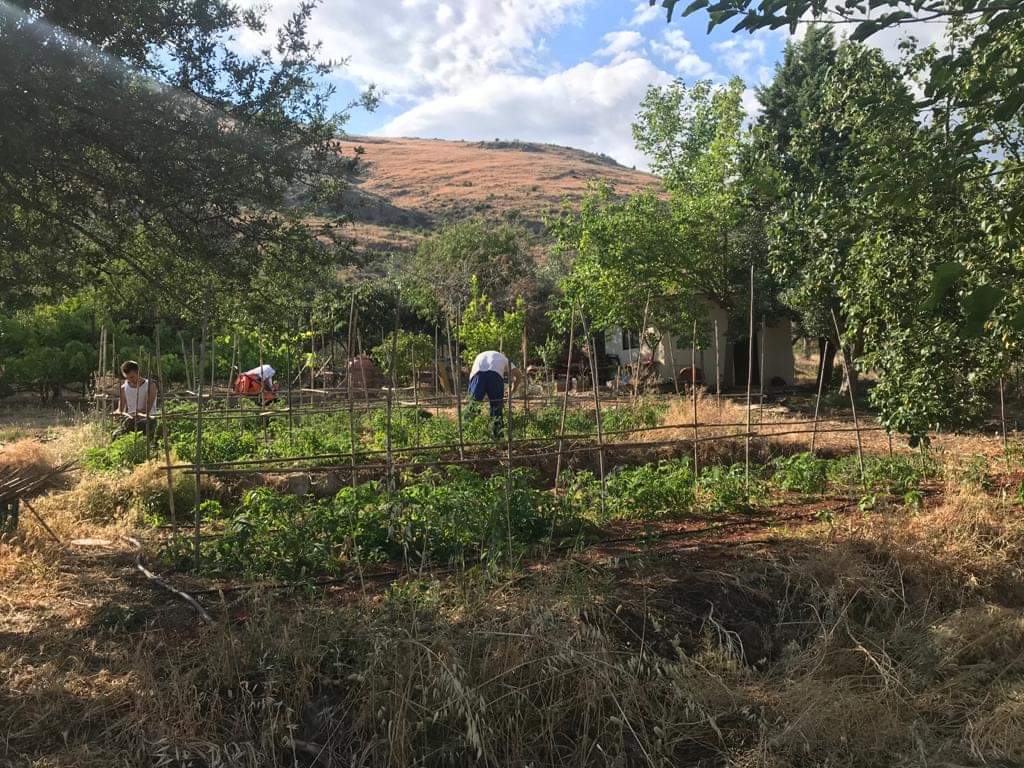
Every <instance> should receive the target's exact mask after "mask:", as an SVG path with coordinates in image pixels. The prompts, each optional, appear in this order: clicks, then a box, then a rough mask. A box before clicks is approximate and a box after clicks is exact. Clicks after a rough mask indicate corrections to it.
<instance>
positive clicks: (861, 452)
mask: <svg viewBox="0 0 1024 768" xmlns="http://www.w3.org/2000/svg"><path fill="white" fill-rule="evenodd" d="M829 312H831V313H832V323H833V325H835V327H836V338H837V339H839V351H840V352H842V353H843V372H844V373H845V374H846V381H847V383H848V384H849V385H850V410H851V411H853V428H854V429H855V430H856V432H857V461H858V462H859V463H860V480H861V483H864V484H866V483H867V477H866V475H865V473H864V447H863V445H862V444H861V439H860V422H859V421H858V420H857V403H856V402H855V401H854V392H853V379H852V378H851V377H850V363H849V361H848V360H847V356H846V350H845V349H843V336H842V334H841V333H840V332H839V320H838V319H837V318H836V312H835V310H834V309H830V310H829Z"/></svg>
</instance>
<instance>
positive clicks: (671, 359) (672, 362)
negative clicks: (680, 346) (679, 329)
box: [661, 331, 679, 397]
mask: <svg viewBox="0 0 1024 768" xmlns="http://www.w3.org/2000/svg"><path fill="white" fill-rule="evenodd" d="M665 339H667V340H668V341H665ZM661 343H662V344H664V345H665V350H666V353H667V354H666V357H668V364H669V366H670V367H671V368H672V387H673V389H675V391H676V397H679V372H678V371H677V370H676V354H675V346H676V342H675V339H674V338H672V332H671V331H668V332H667V333H666V334H665V335H664V336H663V337H662V342H661Z"/></svg>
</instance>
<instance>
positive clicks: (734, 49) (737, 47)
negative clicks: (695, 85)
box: [711, 36, 765, 75]
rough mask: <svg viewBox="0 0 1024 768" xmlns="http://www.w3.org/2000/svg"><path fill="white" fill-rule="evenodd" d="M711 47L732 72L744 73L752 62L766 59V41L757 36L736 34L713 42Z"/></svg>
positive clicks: (755, 62)
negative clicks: (739, 35) (738, 35)
mask: <svg viewBox="0 0 1024 768" xmlns="http://www.w3.org/2000/svg"><path fill="white" fill-rule="evenodd" d="M711 47H712V49H714V51H715V52H716V53H717V54H718V58H719V60H720V61H721V62H722V63H723V64H724V65H725V67H726V69H727V70H728V71H729V72H730V73H732V74H737V75H742V74H743V73H745V72H746V71H747V67H748V66H749V65H750V64H751V63H754V64H761V63H762V62H763V61H764V53H765V45H764V41H763V40H761V39H759V38H757V37H735V36H734V37H730V38H729V39H727V40H722V41H721V42H718V43H712V44H711Z"/></svg>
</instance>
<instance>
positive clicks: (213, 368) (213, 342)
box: [210, 333, 217, 397]
mask: <svg viewBox="0 0 1024 768" xmlns="http://www.w3.org/2000/svg"><path fill="white" fill-rule="evenodd" d="M216 382H217V334H215V333H211V334H210V397H213V391H214V387H215V386H216Z"/></svg>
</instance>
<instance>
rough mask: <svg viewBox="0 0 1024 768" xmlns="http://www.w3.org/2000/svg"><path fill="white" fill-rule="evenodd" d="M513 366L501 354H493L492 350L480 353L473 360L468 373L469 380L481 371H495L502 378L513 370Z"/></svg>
mask: <svg viewBox="0 0 1024 768" xmlns="http://www.w3.org/2000/svg"><path fill="white" fill-rule="evenodd" d="M514 368H515V366H514V365H512V363H511V362H510V361H509V359H508V358H507V357H505V356H504V355H503V354H501V352H495V351H494V350H493V349H492V350H488V351H487V352H481V353H480V354H479V355H477V356H476V359H474V360H473V367H472V368H471V369H470V371H469V378H471V379H472V378H473V377H474V376H476V375H477V374H478V373H480V372H481V371H497V373H499V374H500V375H501V377H502V378H505V377H506V376H508V374H509V371H510V370H512V369H514Z"/></svg>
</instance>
